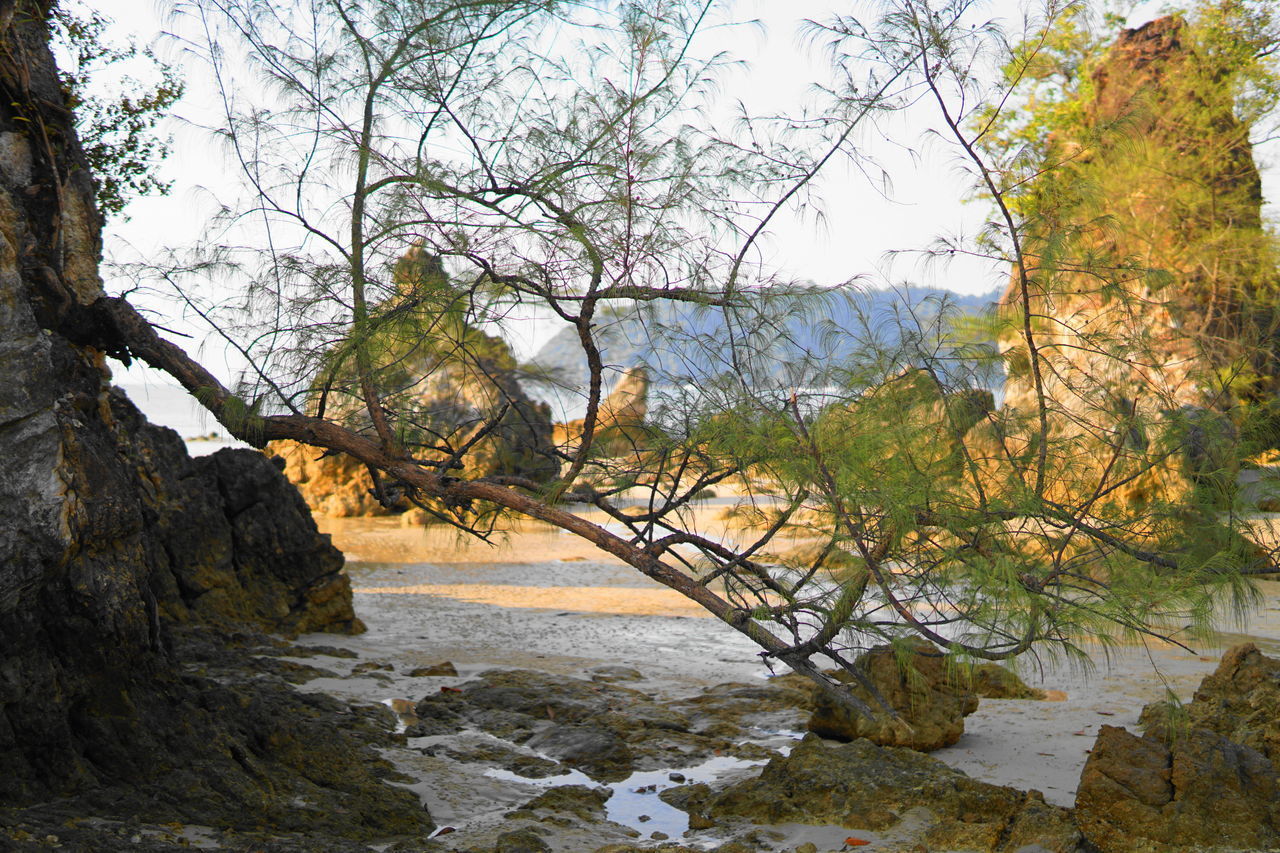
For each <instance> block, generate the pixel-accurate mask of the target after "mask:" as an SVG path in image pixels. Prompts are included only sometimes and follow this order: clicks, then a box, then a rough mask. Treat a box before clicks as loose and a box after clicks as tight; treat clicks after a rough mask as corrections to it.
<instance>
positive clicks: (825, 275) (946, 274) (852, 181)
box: [89, 0, 1275, 381]
mask: <svg viewBox="0 0 1280 853" xmlns="http://www.w3.org/2000/svg"><path fill="white" fill-rule="evenodd" d="M89 2H90V3H91V4H92V3H93V2H94V0H89ZM97 5H98V8H100V9H101V10H102V11H103V12H104V13H106V14H108V15H110V16H112V17H114V18H116V20H117V22H118V24H119V31H120V32H121V33H132V34H135V35H137V36H138V37H140V38H141V39H142V40H144V41H149V40H152V39H160V40H159V42H158V44H159V49H160V52H161V54H162V55H166V53H167V55H170V56H173V55H175V54H173V53H172V52H171V51H169V50H168V48H166V44H165V41H164V40H163V38H160V33H161V32H162V30H163V29H164V24H163V20H164V18H163V10H164V9H165V5H164V4H163V3H156V2H155V0H97ZM850 8H851V4H850V3H848V2H835V0H786V2H783V1H782V0H740V2H738V3H737V4H736V5H735V6H734V9H735V16H736V17H738V18H739V19H743V20H748V19H753V18H758V19H760V20H761V21H762V22H763V25H764V26H763V29H762V30H761V31H759V32H756V31H754V30H749V29H741V28H739V29H734V30H731V31H720V32H723V33H724V35H715V34H713V35H712V37H711V38H712V39H713V40H714V39H716V38H721V39H723V40H724V41H723V48H725V49H728V50H730V51H731V52H732V53H733V54H734V55H736V56H737V57H739V58H741V59H744V60H746V61H747V62H748V63H749V70H748V71H747V72H745V73H743V74H739V75H736V76H732V77H730V78H728V80H727V81H726V85H725V87H724V88H725V92H726V95H727V96H731V97H738V96H743V97H746V95H748V94H749V96H750V97H749V99H748V100H749V102H750V105H751V106H752V107H754V108H755V109H757V110H759V111H767V110H769V109H771V108H772V109H778V110H782V109H785V108H787V107H789V106H791V105H793V104H795V103H796V102H797V101H799V100H801V99H803V98H804V97H805V96H806V93H807V92H809V90H810V88H811V86H812V85H813V83H814V82H815V81H819V80H824V79H826V76H827V73H828V72H827V70H826V67H825V62H826V60H825V57H824V56H823V55H822V54H821V52H820V51H816V50H806V49H802V41H801V39H800V38H799V36H798V31H799V28H800V25H801V22H802V21H803V20H804V19H806V18H814V19H822V18H824V17H826V16H828V15H830V14H831V13H832V10H843V11H848V10H849V9H850ZM987 8H988V9H989V14H990V15H991V16H993V17H996V16H1004V17H1005V18H1006V19H1007V20H1009V21H1011V22H1016V21H1017V20H1020V16H1019V13H1018V8H1019V5H1018V3H1016V2H1014V0H995V1H994V2H991V3H989V4H988V6H987ZM1158 8H1159V4H1157V3H1148V4H1146V5H1145V6H1144V7H1142V8H1141V9H1140V11H1139V13H1138V14H1137V15H1135V17H1134V18H1133V19H1131V21H1130V23H1131V24H1132V25H1136V24H1138V23H1141V22H1142V20H1143V19H1147V18H1150V17H1151V16H1152V15H1153V14H1155V12H1156V11H1157V10H1158ZM712 43H713V44H714V41H713V42H712ZM717 46H718V45H717ZM184 70H185V71H186V72H187V79H188V94H187V96H186V97H185V98H184V101H183V103H181V104H180V105H179V107H178V109H177V110H176V114H177V115H178V116H181V117H184V118H195V119H199V117H200V116H201V114H202V113H206V112H207V110H208V108H209V106H210V105H211V104H212V103H213V100H214V96H213V89H212V87H211V86H210V85H209V83H208V81H207V80H205V79H204V77H203V76H202V73H201V71H202V70H201V69H200V68H198V67H187V68H185V69H184ZM169 130H171V131H172V132H173V133H174V136H175V145H174V151H173V154H172V156H171V157H170V158H169V160H168V161H167V162H166V163H165V164H164V166H163V174H164V175H165V176H166V177H167V178H170V179H172V180H173V181H174V189H173V192H172V194H171V195H170V196H168V197H165V198H152V199H140V200H138V201H136V202H134V203H133V205H132V206H131V208H130V209H129V211H128V213H129V216H130V220H129V221H127V222H125V221H118V222H116V223H114V224H113V225H112V226H111V227H110V228H109V231H108V235H107V241H108V253H109V254H115V255H117V256H121V257H126V258H127V257H129V256H130V255H134V254H136V255H141V256H146V255H148V254H150V253H152V252H155V251H157V250H159V249H161V248H163V247H165V246H176V245H182V244H183V243H185V242H187V241H190V240H192V239H193V238H194V237H196V236H197V235H198V234H200V232H201V229H202V225H203V223H204V221H205V219H206V217H207V215H208V214H209V212H210V211H211V210H212V205H211V203H210V196H209V194H208V190H210V189H212V190H213V191H214V192H215V193H218V192H221V191H222V190H223V189H225V188H226V187H227V186H229V182H230V180H231V177H230V165H229V164H226V163H224V162H223V160H222V158H221V156H220V155H219V154H218V153H217V152H216V150H215V149H214V148H213V147H212V145H211V144H210V143H209V141H208V139H207V138H206V135H205V134H204V132H202V131H199V130H196V129H193V128H191V127H187V126H184V125H183V124H181V123H180V122H174V123H173V124H172V125H171V127H170V128H169ZM889 130H891V131H892V133H893V135H894V136H895V138H896V139H897V140H898V142H899V145H898V146H896V147H895V146H893V145H883V144H881V145H879V146H878V147H877V151H878V156H879V157H880V158H881V159H882V162H884V164H885V165H886V166H887V167H888V168H889V171H890V172H891V174H892V179H893V187H892V191H891V194H890V195H889V196H886V195H883V194H881V193H880V192H878V191H877V190H876V189H875V188H874V187H873V186H872V185H871V184H870V183H869V182H868V181H867V180H866V179H865V178H864V177H862V176H856V175H849V174H844V173H842V172H841V171H840V170H836V171H833V172H832V173H831V174H829V175H827V176H826V179H825V181H824V184H823V186H824V189H823V191H822V193H821V195H822V197H823V199H824V200H825V203H826V219H825V223H824V224H823V225H821V226H819V225H818V224H816V223H815V222H814V221H813V220H812V219H798V218H795V217H792V218H790V219H787V220H784V221H781V222H779V224H778V226H777V228H776V229H775V232H776V236H775V237H774V239H773V240H772V241H771V243H770V244H769V248H770V255H769V257H768V260H769V261H770V262H771V263H772V264H773V265H775V266H776V267H777V268H779V269H781V270H785V271H786V272H788V273H789V274H790V275H793V276H795V277H797V278H803V279H811V280H813V281H816V282H819V283H835V282H839V281H843V280H847V279H849V278H850V277H852V276H855V275H860V274H870V275H872V276H873V280H878V281H881V282H886V283H887V282H889V281H892V282H894V283H897V282H902V281H907V280H909V281H911V282H913V283H919V284H927V285H932V286H938V287H946V288H950V289H953V290H957V291H960V292H963V293H979V292H985V291H989V290H991V289H993V288H995V287H997V286H999V285H1000V284H1001V283H1002V279H1003V277H1004V275H1005V272H1004V270H1002V269H998V268H992V267H991V266H990V265H987V264H983V263H955V264H953V265H951V266H949V267H947V268H944V269H941V270H934V271H932V272H929V271H926V270H923V269H921V268H920V267H919V266H918V265H916V264H913V263H912V262H911V261H909V260H906V259H903V258H899V259H898V260H897V261H895V262H894V264H893V267H892V269H888V268H886V266H885V255H886V252H888V251H890V250H910V249H918V248H923V247H925V246H927V245H929V244H930V243H931V242H932V241H933V240H934V239H935V238H937V237H938V236H939V235H942V234H946V233H955V232H959V231H971V230H972V229H973V228H974V227H975V226H976V225H977V224H978V223H980V221H981V220H982V218H983V216H984V215H985V211H984V210H983V209H982V206H981V205H979V204H969V205H965V204H962V203H961V201H960V199H961V196H962V195H963V194H964V192H965V189H966V185H965V181H964V180H963V179H962V178H961V177H960V176H959V175H958V174H957V173H956V171H955V168H954V164H953V163H952V162H950V161H949V160H948V156H947V155H946V154H945V152H941V151H939V150H938V149H937V147H936V146H934V147H933V148H932V150H930V149H929V148H926V149H925V151H926V154H931V156H926V157H925V158H924V159H921V160H917V159H915V158H913V157H912V156H911V155H910V154H909V153H908V151H907V146H920V145H921V144H922V143H923V136H924V133H925V131H926V130H927V125H926V124H925V123H924V122H923V121H921V120H918V119H912V120H911V122H910V123H908V122H906V121H900V122H899V123H898V125H897V126H894V127H891V128H889ZM1268 177H1269V179H1270V178H1271V177H1272V176H1271V175H1270V174H1269V175H1268ZM1273 186H1274V180H1269V181H1268V189H1272V188H1273ZM1274 195H1275V193H1274V192H1268V198H1272V197H1274ZM124 284H125V283H123V282H114V283H109V287H111V288H112V289H115V290H119V289H121V288H122V286H124ZM171 320H172V322H168V321H166V324H167V325H171V326H173V327H176V328H180V329H187V330H188V331H191V332H193V333H197V334H202V333H203V330H197V328H196V327H191V326H187V325H184V324H183V322H182V321H181V320H179V319H177V318H171ZM552 331H554V329H552V328H550V327H548V326H546V325H545V324H532V325H531V332H530V334H529V336H528V337H527V339H526V340H524V341H517V342H514V343H515V344H516V345H517V348H518V350H519V351H520V354H521V355H528V354H530V353H531V352H532V350H534V349H536V347H537V346H538V345H539V344H540V343H541V341H542V340H543V339H545V337H546V336H548V335H549V334H550V333H551V332H552ZM205 357H206V360H207V361H208V362H210V363H209V364H208V366H209V367H210V369H213V370H215V372H222V373H223V374H224V379H231V378H232V377H233V374H234V372H235V371H236V370H237V369H238V367H239V364H238V363H237V361H236V359H235V358H233V357H227V356H225V355H224V353H223V350H222V347H221V346H219V345H216V344H211V345H210V346H209V347H208V349H206V351H205ZM140 376H141V374H134V373H133V371H131V372H130V375H129V376H126V377H123V378H124V380H125V381H134V380H136V379H137V378H139V377H140Z"/></svg>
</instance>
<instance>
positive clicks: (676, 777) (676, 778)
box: [667, 773, 685, 785]
mask: <svg viewBox="0 0 1280 853" xmlns="http://www.w3.org/2000/svg"><path fill="white" fill-rule="evenodd" d="M667 778H668V779H670V780H671V781H672V782H675V783H676V784H677V785H683V784H684V781H685V779H684V774H683V773H668V774H667Z"/></svg>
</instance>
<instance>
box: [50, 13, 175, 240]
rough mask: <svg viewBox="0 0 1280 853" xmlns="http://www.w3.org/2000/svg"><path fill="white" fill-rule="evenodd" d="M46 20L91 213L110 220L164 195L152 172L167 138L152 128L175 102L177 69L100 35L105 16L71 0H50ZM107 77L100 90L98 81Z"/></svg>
mask: <svg viewBox="0 0 1280 853" xmlns="http://www.w3.org/2000/svg"><path fill="white" fill-rule="evenodd" d="M50 22H51V24H52V27H53V41H54V45H55V47H56V49H57V50H58V51H59V53H60V56H59V58H58V66H59V77H60V82H61V84H62V90H63V94H64V96H65V97H66V100H67V104H68V105H69V106H70V107H71V109H72V111H73V112H74V113H75V117H76V130H77V132H78V134H79V136H80V144H81V146H82V147H83V149H84V153H85V157H86V158H87V159H88V161H89V167H90V169H91V170H92V173H93V176H94V179H95V180H96V181H97V184H98V194H97V201H98V210H99V211H100V212H101V213H103V214H104V215H106V216H114V215H117V214H120V213H122V211H123V210H124V209H125V207H126V206H127V205H128V204H129V202H130V201H131V200H133V199H134V198H137V197H138V196H144V195H155V194H161V195H162V194H164V193H167V192H168V191H169V189H170V186H171V183H169V182H165V181H162V180H160V179H159V178H158V177H157V176H156V174H155V170H156V168H157V167H158V166H159V164H160V161H162V160H163V159H164V158H165V157H166V156H167V155H168V153H169V146H170V144H171V140H168V139H165V138H162V137H160V136H157V135H156V131H155V128H156V125H157V124H158V123H159V122H160V120H161V119H163V118H164V117H165V116H166V115H167V114H168V112H169V110H170V109H171V108H172V107H173V105H174V104H175V103H177V101H178V99H179V98H181V97H182V92H183V85H184V84H183V82H182V80H181V77H180V76H179V74H178V70H177V69H176V68H174V67H173V66H172V65H169V64H168V63H165V62H162V61H161V60H160V59H159V58H158V57H157V56H156V55H155V53H154V52H153V51H152V50H151V48H149V47H140V46H139V45H138V44H137V43H135V42H133V41H126V42H123V43H120V42H113V41H112V40H111V39H110V38H109V37H108V35H107V29H108V28H109V26H110V25H111V21H110V19H109V18H107V17H106V16H104V15H103V14H101V13H100V12H98V11H96V10H93V9H88V8H86V7H84V6H83V5H81V4H80V3H79V2H78V0H59V2H57V3H55V5H54V6H53V9H52V11H51V21H50ZM139 67H141V68H144V69H146V70H148V71H150V72H151V74H150V75H149V76H153V77H158V78H159V79H158V81H157V82H155V83H149V82H145V81H143V80H141V79H139V78H138V77H135V76H132V74H131V73H130V70H131V69H137V68H139ZM111 77H115V80H114V81H113V83H111V84H110V85H109V86H108V87H106V91H105V92H104V91H103V86H102V84H101V82H100V78H111Z"/></svg>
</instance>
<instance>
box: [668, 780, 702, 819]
mask: <svg viewBox="0 0 1280 853" xmlns="http://www.w3.org/2000/svg"><path fill="white" fill-rule="evenodd" d="M658 799H660V800H662V801H663V802H664V803H666V804H667V805H669V806H671V807H672V808H676V809H679V810H680V811H682V812H700V811H702V807H703V806H704V805H705V804H706V802H707V800H709V799H711V788H710V787H708V786H707V785H705V784H703V783H702V782H698V783H696V784H694V785H679V786H677V787H675V788H667V789H665V790H662V791H659V792H658Z"/></svg>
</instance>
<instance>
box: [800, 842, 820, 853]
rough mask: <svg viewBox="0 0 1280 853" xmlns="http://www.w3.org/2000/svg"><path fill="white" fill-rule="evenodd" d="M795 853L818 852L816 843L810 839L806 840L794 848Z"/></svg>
mask: <svg viewBox="0 0 1280 853" xmlns="http://www.w3.org/2000/svg"><path fill="white" fill-rule="evenodd" d="M796 853H818V845H816V844H814V843H813V842H812V841H806V842H805V843H804V844H801V845H800V846H799V847H797V848H796Z"/></svg>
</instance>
